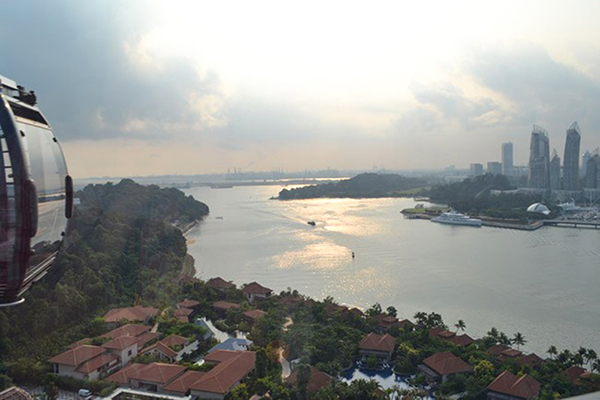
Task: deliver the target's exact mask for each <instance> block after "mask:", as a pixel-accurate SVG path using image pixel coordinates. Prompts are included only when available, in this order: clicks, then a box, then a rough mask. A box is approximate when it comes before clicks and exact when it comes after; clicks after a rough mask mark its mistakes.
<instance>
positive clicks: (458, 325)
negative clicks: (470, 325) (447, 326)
mask: <svg viewBox="0 0 600 400" xmlns="http://www.w3.org/2000/svg"><path fill="white" fill-rule="evenodd" d="M454 327H455V328H456V332H455V333H458V330H459V329H460V330H461V331H463V332H464V331H465V329H466V327H467V324H465V321H463V320H462V319H459V320H458V322H457V323H456V324H454Z"/></svg>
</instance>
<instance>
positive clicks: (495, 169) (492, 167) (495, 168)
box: [487, 161, 502, 175]
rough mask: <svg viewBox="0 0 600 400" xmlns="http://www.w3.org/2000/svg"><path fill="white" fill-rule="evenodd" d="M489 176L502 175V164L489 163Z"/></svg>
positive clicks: (496, 162)
mask: <svg viewBox="0 0 600 400" xmlns="http://www.w3.org/2000/svg"><path fill="white" fill-rule="evenodd" d="M487 172H488V174H494V175H500V174H501V173H502V163H499V162H498V161H488V163H487Z"/></svg>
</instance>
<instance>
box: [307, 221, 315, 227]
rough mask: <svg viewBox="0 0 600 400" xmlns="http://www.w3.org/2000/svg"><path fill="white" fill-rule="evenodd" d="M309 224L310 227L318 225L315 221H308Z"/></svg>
mask: <svg viewBox="0 0 600 400" xmlns="http://www.w3.org/2000/svg"><path fill="white" fill-rule="evenodd" d="M307 224H309V225H310V226H315V225H317V224H316V222H315V221H308V222H307Z"/></svg>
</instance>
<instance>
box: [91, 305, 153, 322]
mask: <svg viewBox="0 0 600 400" xmlns="http://www.w3.org/2000/svg"><path fill="white" fill-rule="evenodd" d="M158 312H159V310H157V309H156V308H152V307H141V306H136V307H127V308H115V309H112V310H110V311H109V312H107V313H106V314H104V317H103V318H104V321H105V322H119V321H121V320H127V321H145V320H147V319H148V318H152V317H155V316H157V315H158Z"/></svg>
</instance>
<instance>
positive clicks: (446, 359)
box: [423, 351, 473, 376]
mask: <svg viewBox="0 0 600 400" xmlns="http://www.w3.org/2000/svg"><path fill="white" fill-rule="evenodd" d="M423 364H425V365H426V366H428V367H429V368H431V369H432V370H434V371H435V372H436V373H438V374H440V375H442V376H445V375H452V374H458V373H461V372H471V371H473V368H471V366H469V364H467V363H466V362H464V361H463V360H461V359H460V358H458V357H456V356H455V355H454V354H452V353H450V352H449V351H444V352H441V353H435V354H433V355H431V356H429V357H427V358H426V359H424V360H423Z"/></svg>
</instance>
